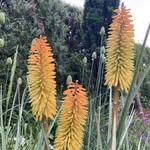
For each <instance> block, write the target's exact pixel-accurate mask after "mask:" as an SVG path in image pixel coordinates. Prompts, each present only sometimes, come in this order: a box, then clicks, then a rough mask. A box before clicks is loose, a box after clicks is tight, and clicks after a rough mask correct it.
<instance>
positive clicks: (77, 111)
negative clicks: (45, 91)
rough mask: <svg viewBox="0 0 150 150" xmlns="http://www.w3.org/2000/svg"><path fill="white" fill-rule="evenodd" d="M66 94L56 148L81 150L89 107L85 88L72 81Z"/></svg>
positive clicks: (60, 149) (56, 149)
mask: <svg viewBox="0 0 150 150" xmlns="http://www.w3.org/2000/svg"><path fill="white" fill-rule="evenodd" d="M64 95H65V96H64V102H63V105H62V110H61V115H60V120H59V123H58V129H57V133H56V139H55V145H54V149H55V150H80V149H81V147H82V142H83V136H84V133H83V132H84V125H85V122H86V118H87V109H88V108H87V105H88V102H87V96H86V93H85V89H84V88H82V86H81V85H79V84H78V83H73V82H71V83H69V85H68V90H66V91H64Z"/></svg>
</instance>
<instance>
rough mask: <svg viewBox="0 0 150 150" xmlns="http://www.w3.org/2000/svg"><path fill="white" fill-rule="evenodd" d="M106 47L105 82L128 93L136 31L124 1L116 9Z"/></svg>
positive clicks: (131, 75)
mask: <svg viewBox="0 0 150 150" xmlns="http://www.w3.org/2000/svg"><path fill="white" fill-rule="evenodd" d="M115 13H116V16H114V17H113V21H112V24H111V25H110V31H109V36H108V40H107V47H106V74H105V80H106V82H105V84H106V85H108V86H109V87H111V86H114V87H119V88H120V89H121V90H123V91H125V92H126V93H127V92H128V90H129V87H130V84H131V81H132V77H133V69H134V65H133V62H134V61H133V60H134V51H133V48H134V40H133V38H134V32H133V25H132V20H131V19H130V18H131V15H130V14H129V9H126V7H125V5H124V3H122V5H121V8H120V9H117V10H115Z"/></svg>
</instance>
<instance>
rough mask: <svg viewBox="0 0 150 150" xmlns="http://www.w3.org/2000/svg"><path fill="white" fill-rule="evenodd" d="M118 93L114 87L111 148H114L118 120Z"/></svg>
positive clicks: (117, 89) (112, 149) (113, 149)
mask: <svg viewBox="0 0 150 150" xmlns="http://www.w3.org/2000/svg"><path fill="white" fill-rule="evenodd" d="M119 95H120V91H119V88H118V87H115V89H114V95H113V107H112V147H111V150H116V130H117V121H118V116H119V115H118V110H119V108H118V107H119Z"/></svg>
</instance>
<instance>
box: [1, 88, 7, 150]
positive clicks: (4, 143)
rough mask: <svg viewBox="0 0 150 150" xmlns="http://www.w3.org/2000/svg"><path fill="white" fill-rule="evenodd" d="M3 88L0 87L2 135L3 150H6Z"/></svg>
mask: <svg viewBox="0 0 150 150" xmlns="http://www.w3.org/2000/svg"><path fill="white" fill-rule="evenodd" d="M2 100H3V98H2V86H0V133H1V142H2V143H1V144H2V147H1V148H2V150H6V140H5V132H4V123H3V109H2Z"/></svg>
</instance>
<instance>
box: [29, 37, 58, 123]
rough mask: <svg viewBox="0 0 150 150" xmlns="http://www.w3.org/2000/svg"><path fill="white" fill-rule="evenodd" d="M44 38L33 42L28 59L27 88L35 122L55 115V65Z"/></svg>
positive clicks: (50, 50)
mask: <svg viewBox="0 0 150 150" xmlns="http://www.w3.org/2000/svg"><path fill="white" fill-rule="evenodd" d="M52 56H53V54H52V49H51V48H50V46H49V44H48V43H47V39H46V37H42V36H40V37H39V38H36V39H34V40H33V42H32V45H31V49H30V55H29V58H28V86H29V97H30V102H31V106H32V113H33V115H34V116H35V118H36V120H37V121H42V120H43V119H44V118H45V119H46V118H47V119H48V118H50V119H53V118H54V115H55V114H56V97H55V95H56V82H55V65H54V59H53V57H52Z"/></svg>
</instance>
